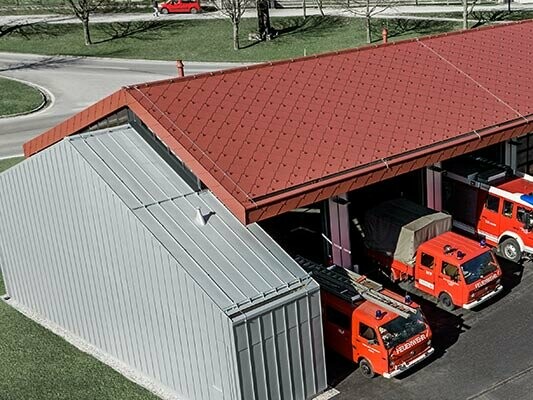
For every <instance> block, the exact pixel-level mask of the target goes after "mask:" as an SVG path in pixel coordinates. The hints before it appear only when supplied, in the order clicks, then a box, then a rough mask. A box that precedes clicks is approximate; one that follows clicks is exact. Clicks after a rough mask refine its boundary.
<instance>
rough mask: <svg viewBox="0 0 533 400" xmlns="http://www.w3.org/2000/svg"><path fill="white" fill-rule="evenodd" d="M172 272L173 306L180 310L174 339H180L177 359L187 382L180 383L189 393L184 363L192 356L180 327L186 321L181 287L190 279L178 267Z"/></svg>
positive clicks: (186, 369) (183, 389) (181, 373)
mask: <svg viewBox="0 0 533 400" xmlns="http://www.w3.org/2000/svg"><path fill="white" fill-rule="evenodd" d="M167 257H172V256H171V255H170V254H168V255H167ZM172 260H173V262H174V263H176V261H175V260H174V258H172ZM176 264H177V263H176ZM173 267H174V266H173ZM172 272H173V273H174V274H175V275H176V278H174V275H172V274H171V278H172V281H171V288H172V301H173V304H174V307H173V309H174V310H178V312H177V313H176V324H175V327H176V329H175V330H172V332H173V334H174V335H173V336H174V337H176V335H177V338H178V341H179V350H180V354H179V357H177V358H178V360H179V365H178V368H179V371H180V377H182V378H183V380H184V381H185V382H183V381H181V382H180V387H181V392H182V393H189V390H188V386H187V384H186V382H189V378H188V375H189V374H188V368H187V366H186V365H185V361H184V360H185V359H187V360H188V359H190V354H189V351H188V341H187V337H186V336H184V335H182V334H181V329H178V327H181V326H184V324H183V323H182V322H183V321H184V318H183V316H182V312H183V305H184V299H183V294H182V292H181V285H182V282H183V281H185V280H186V279H189V278H188V276H187V274H185V272H184V271H183V270H182V269H181V267H180V266H177V268H175V269H174V270H173V271H172ZM180 275H183V277H184V279H181V276H180ZM176 288H177V290H178V291H179V297H178V296H176ZM178 299H179V301H180V306H181V307H178V305H177V301H178ZM182 339H183V340H182ZM174 343H176V341H174ZM186 353H187V355H188V357H187V358H185V357H184V356H185V354H186Z"/></svg>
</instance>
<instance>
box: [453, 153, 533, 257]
mask: <svg viewBox="0 0 533 400" xmlns="http://www.w3.org/2000/svg"><path fill="white" fill-rule="evenodd" d="M442 181H443V209H444V210H446V211H447V212H449V213H451V214H452V215H453V217H454V226H456V227H457V228H458V229H460V230H463V231H464V232H468V233H470V234H477V235H480V236H481V237H483V238H484V239H485V240H486V242H487V243H488V244H490V245H492V246H498V249H499V251H500V253H501V254H502V255H503V256H504V257H505V258H507V259H509V260H512V261H515V262H518V261H520V259H521V258H522V257H523V256H528V257H531V256H532V255H533V233H532V229H533V176H530V175H526V174H523V173H520V172H518V171H513V170H512V169H511V168H510V167H506V166H503V165H500V164H496V163H494V162H490V161H488V160H485V159H482V158H479V157H465V158H462V159H461V160H458V161H457V160H456V161H455V162H454V163H453V164H451V165H447V166H446V169H445V171H444V173H443V179H442Z"/></svg>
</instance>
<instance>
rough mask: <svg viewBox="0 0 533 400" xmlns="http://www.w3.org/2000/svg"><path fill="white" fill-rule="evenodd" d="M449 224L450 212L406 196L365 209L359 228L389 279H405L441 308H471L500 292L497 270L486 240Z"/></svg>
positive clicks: (497, 266) (369, 251)
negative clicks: (470, 237)
mask: <svg viewBox="0 0 533 400" xmlns="http://www.w3.org/2000/svg"><path fill="white" fill-rule="evenodd" d="M451 228H452V219H451V216H450V215H448V214H444V213H441V212H436V211H434V210H431V209H429V208H426V207H423V206H420V205H418V204H415V203H413V202H411V201H409V200H407V199H395V200H390V201H386V202H384V203H381V204H379V205H377V206H376V207H374V208H372V209H370V210H368V211H367V212H366V215H365V219H364V226H363V230H364V234H365V238H364V239H365V244H366V246H367V248H368V256H369V257H370V258H371V259H372V260H373V261H374V262H375V263H376V264H377V265H378V266H379V267H380V268H381V269H382V271H384V272H385V273H386V274H387V276H389V277H390V279H391V280H392V281H394V282H396V281H408V282H409V283H411V284H412V286H411V288H414V289H418V290H420V291H422V292H424V293H426V294H429V295H430V296H433V297H434V298H436V299H438V302H439V303H440V305H441V307H442V308H444V309H445V310H450V311H451V310H453V309H454V308H455V307H456V306H458V307H462V308H465V309H471V308H473V307H476V306H478V305H479V304H481V303H483V302H485V301H487V300H488V299H490V298H491V297H494V296H495V295H496V294H497V293H498V292H500V291H501V290H502V285H501V284H500V280H501V269H500V267H499V265H498V261H497V260H496V258H495V257H494V254H493V253H492V252H491V251H490V249H489V248H488V247H487V246H485V244H484V243H479V242H476V241H475V240H472V239H469V238H466V237H464V236H462V235H459V234H457V233H455V232H451Z"/></svg>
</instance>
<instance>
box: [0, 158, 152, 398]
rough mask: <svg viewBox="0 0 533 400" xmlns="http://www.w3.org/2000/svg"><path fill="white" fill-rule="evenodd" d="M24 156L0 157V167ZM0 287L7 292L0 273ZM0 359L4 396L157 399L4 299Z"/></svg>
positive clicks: (0, 315) (0, 391)
mask: <svg viewBox="0 0 533 400" xmlns="http://www.w3.org/2000/svg"><path fill="white" fill-rule="evenodd" d="M22 159H23V158H22V157H16V158H10V159H6V160H0V172H2V171H4V170H5V169H7V168H9V167H11V166H13V165H15V164H16V163H18V162H20V161H21V160H22ZM0 293H2V294H3V293H5V289H4V282H3V279H2V276H1V275H0ZM52 295H53V294H52ZM0 360H1V362H2V369H1V370H2V371H1V373H0V399H2V400H52V399H53V400H67V399H77V400H85V399H86V400H94V399H99V400H104V399H108V400H118V399H124V400H130V399H131V400H157V399H158V398H157V397H156V396H154V395H152V394H151V393H149V392H148V391H146V390H144V389H142V388H140V387H139V386H137V385H136V384H134V383H133V382H130V381H129V380H127V379H126V378H124V377H123V376H122V375H120V374H119V373H117V372H115V371H114V370H112V369H111V368H109V367H107V366H106V365H104V364H102V363H101V362H99V361H97V360H96V359H94V358H93V357H91V356H89V355H87V354H85V353H83V352H81V351H79V350H78V349H76V348H75V347H73V346H71V345H70V344H68V343H67V342H66V341H65V340H63V339H62V338H60V337H59V336H56V335H54V334H53V333H51V332H49V331H47V330H46V329H44V328H43V327H41V326H40V325H38V324H36V323H35V322H33V321H31V320H30V319H28V318H26V317H24V316H23V315H22V314H20V313H18V312H17V311H15V310H14V309H13V308H11V307H9V306H8V305H7V304H5V303H4V302H3V301H0Z"/></svg>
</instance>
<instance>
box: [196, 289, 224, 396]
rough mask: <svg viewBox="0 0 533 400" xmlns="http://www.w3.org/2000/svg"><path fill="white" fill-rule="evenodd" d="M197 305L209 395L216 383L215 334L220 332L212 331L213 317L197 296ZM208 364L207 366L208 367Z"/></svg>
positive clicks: (216, 355) (207, 306) (202, 298)
mask: <svg viewBox="0 0 533 400" xmlns="http://www.w3.org/2000/svg"><path fill="white" fill-rule="evenodd" d="M198 303H201V306H202V314H201V315H202V316H203V318H202V319H203V320H204V323H203V324H202V326H203V327H204V328H203V329H202V330H201V331H202V351H203V353H204V354H203V356H204V368H205V370H206V380H207V382H206V383H207V386H208V388H209V393H211V391H212V390H213V385H214V384H215V383H218V382H217V379H216V375H217V366H218V362H217V361H218V351H217V350H218V341H217V337H216V334H219V333H220V330H215V329H213V326H212V323H213V316H212V315H211V308H210V307H209V305H207V304H206V301H205V298H204V296H199V298H198ZM208 364H209V365H208Z"/></svg>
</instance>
